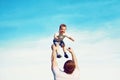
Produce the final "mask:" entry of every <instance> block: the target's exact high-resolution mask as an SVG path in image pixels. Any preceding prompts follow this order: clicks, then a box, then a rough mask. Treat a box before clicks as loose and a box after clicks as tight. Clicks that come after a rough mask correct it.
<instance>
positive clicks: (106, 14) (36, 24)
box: [0, 0, 120, 41]
mask: <svg viewBox="0 0 120 80" xmlns="http://www.w3.org/2000/svg"><path fill="white" fill-rule="evenodd" d="M119 7H120V1H119V0H75V1H74V0H69V1H68V0H44V1H43V0H0V41H1V40H5V41H7V40H12V39H17V38H18V39H19V38H23V37H26V36H36V35H38V36H48V35H50V34H52V31H53V30H57V29H58V26H59V25H60V24H61V23H65V24H67V25H70V26H75V28H77V29H80V30H85V29H86V30H92V31H94V30H96V29H99V28H101V27H104V28H106V29H107V27H106V26H103V25H104V23H106V22H110V23H112V24H115V26H114V28H116V29H120V28H119V22H113V21H115V20H119V19H120V10H119ZM56 28H57V29H56ZM113 32H114V30H113ZM115 33H116V32H115ZM117 34H118V33H116V34H114V35H115V36H116V35H117Z"/></svg>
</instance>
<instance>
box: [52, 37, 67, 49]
mask: <svg viewBox="0 0 120 80" xmlns="http://www.w3.org/2000/svg"><path fill="white" fill-rule="evenodd" d="M53 43H54V45H55V46H56V44H57V43H59V45H60V46H61V47H64V46H65V43H64V41H63V40H61V41H57V40H55V39H54V40H53Z"/></svg>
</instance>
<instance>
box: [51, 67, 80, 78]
mask: <svg viewBox="0 0 120 80" xmlns="http://www.w3.org/2000/svg"><path fill="white" fill-rule="evenodd" d="M53 73H54V78H55V80H79V79H80V70H79V69H75V70H74V71H73V73H72V74H67V73H65V72H63V71H61V70H60V69H59V68H58V67H54V68H53Z"/></svg>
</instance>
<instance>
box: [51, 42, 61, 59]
mask: <svg viewBox="0 0 120 80" xmlns="http://www.w3.org/2000/svg"><path fill="white" fill-rule="evenodd" d="M53 43H54V45H55V46H56V47H57V50H56V53H57V58H61V57H62V56H61V55H60V54H58V52H59V42H57V41H56V40H53Z"/></svg>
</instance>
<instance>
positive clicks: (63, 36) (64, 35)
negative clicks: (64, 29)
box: [54, 32, 69, 41]
mask: <svg viewBox="0 0 120 80" xmlns="http://www.w3.org/2000/svg"><path fill="white" fill-rule="evenodd" d="M54 36H57V37H58V39H56V40H57V41H61V40H63V39H64V38H65V37H67V38H69V36H68V34H66V33H64V34H59V32H57V33H55V35H54Z"/></svg>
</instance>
